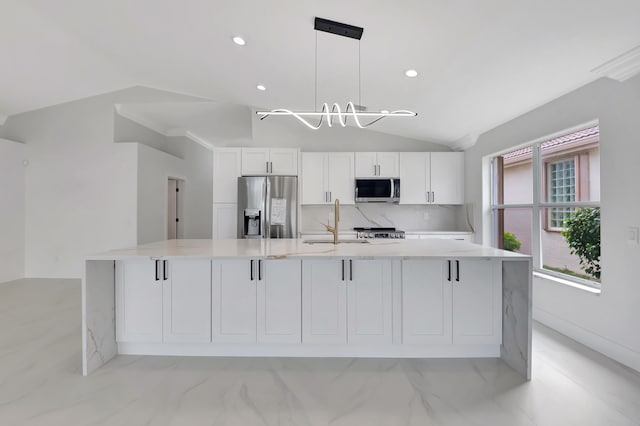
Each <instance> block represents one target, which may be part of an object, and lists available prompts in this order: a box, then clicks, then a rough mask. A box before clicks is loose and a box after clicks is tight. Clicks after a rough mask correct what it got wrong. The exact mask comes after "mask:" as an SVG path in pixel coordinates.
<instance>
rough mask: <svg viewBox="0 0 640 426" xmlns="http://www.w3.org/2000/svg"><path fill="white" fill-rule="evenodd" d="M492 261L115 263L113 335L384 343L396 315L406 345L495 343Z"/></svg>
mask: <svg viewBox="0 0 640 426" xmlns="http://www.w3.org/2000/svg"><path fill="white" fill-rule="evenodd" d="M394 264H395V263H394ZM397 264H398V265H399V264H400V262H397ZM501 266H502V262H501V261H499V260H481V259H478V260H460V259H444V260H443V259H415V260H412V259H407V260H403V261H402V262H401V270H395V271H394V270H393V267H392V261H391V260H389V259H379V258H378V259H349V258H344V259H322V258H320V259H317V258H316V259H304V260H300V259H238V258H235V259H215V260H210V259H189V258H187V259H157V260H156V259H129V260H126V261H118V262H116V340H117V341H118V342H139V343H161V342H164V343H211V342H213V343H214V344H216V343H221V344H239V343H242V344H256V343H265V344H284V345H287V344H290V345H291V344H293V345H295V344H300V343H303V344H311V345H316V344H318V345H321V344H330V345H354V346H357V345H373V346H376V347H380V348H384V347H387V348H388V347H390V346H391V345H393V344H394V338H393V336H394V327H393V321H394V318H396V319H397V320H399V321H401V323H400V324H398V323H396V327H395V330H396V333H401V342H402V344H405V345H448V344H454V345H499V344H500V343H501V342H502V268H501ZM394 282H395V284H394ZM394 298H395V302H394ZM394 309H396V311H395V313H394ZM399 337H400V336H399V335H398V334H396V339H397V340H395V342H396V343H400V339H399Z"/></svg>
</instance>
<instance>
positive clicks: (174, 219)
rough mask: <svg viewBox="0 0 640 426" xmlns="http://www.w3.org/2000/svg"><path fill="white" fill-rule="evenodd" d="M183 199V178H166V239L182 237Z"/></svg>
mask: <svg viewBox="0 0 640 426" xmlns="http://www.w3.org/2000/svg"><path fill="white" fill-rule="evenodd" d="M183 200H184V180H182V179H176V178H169V179H168V180H167V239H168V240H175V239H181V238H184V225H185V224H184V220H183V215H182V206H183Z"/></svg>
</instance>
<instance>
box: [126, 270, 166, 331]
mask: <svg viewBox="0 0 640 426" xmlns="http://www.w3.org/2000/svg"><path fill="white" fill-rule="evenodd" d="M161 263H162V262H161V261H160V260H157V261H156V260H151V259H148V258H147V259H129V260H126V261H117V262H116V340H117V341H118V342H145V343H148V342H162V295H163V288H162V287H163V285H162V283H163V281H162V278H163V277H162V276H161V275H162V265H161Z"/></svg>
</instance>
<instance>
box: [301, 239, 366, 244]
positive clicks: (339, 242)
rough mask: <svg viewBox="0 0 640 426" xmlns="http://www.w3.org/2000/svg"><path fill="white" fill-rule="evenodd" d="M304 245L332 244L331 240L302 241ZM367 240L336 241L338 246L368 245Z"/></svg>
mask: <svg viewBox="0 0 640 426" xmlns="http://www.w3.org/2000/svg"><path fill="white" fill-rule="evenodd" d="M302 242H303V243H305V244H333V240H303V241H302ZM368 243H369V241H368V240H338V244H368Z"/></svg>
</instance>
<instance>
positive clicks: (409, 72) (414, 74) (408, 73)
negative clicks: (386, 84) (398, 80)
mask: <svg viewBox="0 0 640 426" xmlns="http://www.w3.org/2000/svg"><path fill="white" fill-rule="evenodd" d="M404 75H406V76H407V77H417V76H418V71H416V70H406V71H405V72H404Z"/></svg>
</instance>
